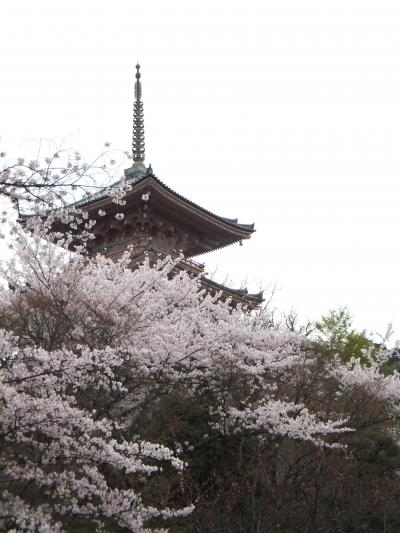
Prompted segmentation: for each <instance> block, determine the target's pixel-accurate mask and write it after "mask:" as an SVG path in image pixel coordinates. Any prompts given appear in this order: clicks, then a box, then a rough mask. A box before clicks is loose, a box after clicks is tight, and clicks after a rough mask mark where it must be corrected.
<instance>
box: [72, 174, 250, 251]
mask: <svg viewBox="0 0 400 533" xmlns="http://www.w3.org/2000/svg"><path fill="white" fill-rule="evenodd" d="M133 168H134V167H133ZM125 174H126V178H125V179H121V180H119V181H117V182H116V183H114V184H113V185H111V186H110V187H109V188H107V189H106V188H104V189H102V190H100V191H99V192H98V193H97V194H94V195H91V196H89V197H87V198H84V199H82V200H80V201H78V202H75V203H73V204H70V205H69V206H68V207H69V208H77V209H86V210H87V211H88V212H89V214H90V216H91V218H92V219H94V220H97V219H100V215H99V214H98V212H99V210H100V209H101V210H103V211H105V212H106V213H107V216H106V217H104V218H107V217H108V216H111V217H113V216H114V215H116V214H117V213H119V212H123V213H126V214H128V213H129V212H130V209H132V208H135V206H138V205H141V204H143V203H144V200H143V196H144V194H149V198H148V203H149V205H151V206H152V207H153V208H155V209H156V210H157V211H158V212H159V213H162V215H163V216H164V217H166V218H167V219H169V220H174V221H175V222H176V223H178V224H180V225H181V226H182V227H184V228H186V230H185V231H188V232H189V233H192V234H193V236H194V237H193V239H191V240H190V245H189V246H187V247H186V248H185V249H183V250H182V252H183V253H184V254H185V256H187V257H193V256H196V255H202V254H204V253H207V252H210V251H212V250H217V249H220V248H223V247H225V246H229V245H231V244H234V243H236V242H240V241H242V240H244V239H249V238H250V236H251V234H252V233H253V232H254V231H255V229H254V224H243V223H240V222H238V220H237V219H232V218H226V217H222V216H219V215H216V214H215V213H212V212H211V211H209V210H207V209H204V208H203V207H201V206H199V205H198V204H196V203H195V202H193V201H191V200H189V199H188V198H185V197H184V196H182V195H180V194H179V193H177V192H176V191H174V190H173V189H171V188H170V187H168V185H166V184H165V183H164V182H163V181H161V180H160V179H159V178H157V177H156V176H155V175H154V174H153V171H152V169H151V167H149V168H147V169H146V167H145V166H144V165H143V168H142V169H141V172H140V173H134V172H132V169H128V170H127V171H126V172H125ZM110 188H111V189H115V190H118V188H121V189H122V188H127V191H126V194H125V196H124V198H123V199H124V201H125V205H124V206H120V205H118V204H117V203H115V202H114V201H113V198H112V196H111V195H110ZM196 235H197V237H195V236H196ZM93 244H94V245H95V243H93ZM121 244H122V243H121ZM114 245H117V246H118V243H117V242H115V243H114ZM95 246H96V245H95Z"/></svg>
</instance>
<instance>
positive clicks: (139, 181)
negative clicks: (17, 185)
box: [68, 166, 255, 238]
mask: <svg viewBox="0 0 400 533" xmlns="http://www.w3.org/2000/svg"><path fill="white" fill-rule="evenodd" d="M129 171H130V169H127V170H126V171H125V172H126V175H127V176H128V177H127V179H123V180H119V181H117V182H116V183H114V184H113V185H112V186H111V187H109V188H107V189H102V190H101V191H99V192H98V193H96V194H93V195H91V196H88V197H87V198H84V199H82V200H78V201H77V202H74V203H73V204H70V205H69V206H68V207H69V208H74V207H76V208H79V209H82V208H86V209H88V210H91V209H92V208H97V207H98V208H100V207H103V206H104V204H105V203H110V204H111V203H112V198H111V197H110V194H109V192H108V191H109V189H110V188H111V189H118V188H126V187H129V188H131V190H128V191H127V193H126V197H127V198H128V197H129V196H132V193H134V192H137V191H141V190H142V189H144V188H146V186H148V187H150V188H155V189H156V190H158V191H159V192H161V191H162V192H164V193H166V194H167V195H168V196H170V197H171V198H172V197H173V198H174V199H176V200H177V201H179V202H180V203H181V204H182V205H186V206H187V207H188V208H189V207H190V208H194V209H195V210H198V211H199V212H200V213H202V214H203V215H206V216H208V217H210V218H212V219H214V220H216V221H218V222H221V223H223V224H225V225H227V226H229V227H231V228H233V229H235V230H239V231H243V232H245V233H246V234H247V237H249V236H250V234H251V233H253V232H254V231H255V228H254V224H243V223H241V222H238V219H237V218H227V217H222V216H220V215H216V214H215V213H212V212H211V211H209V210H208V209H205V208H204V207H201V206H200V205H199V204H196V203H195V202H193V201H192V200H189V199H188V198H185V197H184V196H182V195H181V194H179V193H177V192H176V191H174V190H173V189H171V187H169V186H168V185H166V184H165V183H164V182H163V181H161V180H160V178H158V177H157V176H156V175H155V174H154V173H153V169H152V168H151V166H149V167H148V168H147V169H145V172H143V173H142V175H140V176H139V177H136V178H133V179H132V178H130V177H129ZM100 204H101V205H100ZM119 210H120V211H121V208H119ZM243 238H245V237H243Z"/></svg>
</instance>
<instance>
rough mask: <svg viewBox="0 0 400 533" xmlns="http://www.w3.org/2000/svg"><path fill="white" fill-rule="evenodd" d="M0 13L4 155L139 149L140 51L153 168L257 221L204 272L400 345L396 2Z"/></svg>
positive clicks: (86, 7)
mask: <svg viewBox="0 0 400 533" xmlns="http://www.w3.org/2000/svg"><path fill="white" fill-rule="evenodd" d="M0 17H1V32H0V50H1V53H0V73H1V84H0V96H1V98H0V135H1V145H2V149H4V148H5V149H7V150H11V151H13V152H14V151H17V152H19V153H20V154H21V155H23V152H24V146H23V142H24V141H26V140H28V139H32V138H35V139H36V138H39V137H46V138H61V137H65V136H68V135H72V137H71V138H70V139H69V142H70V144H73V145H74V146H76V147H79V148H81V149H82V151H83V152H84V153H89V154H96V153H98V152H99V151H100V150H101V147H102V145H103V143H104V141H105V140H110V141H111V142H112V143H113V145H114V146H116V147H119V148H123V149H125V148H129V146H130V142H131V128H132V120H131V115H132V113H131V109H132V99H133V75H134V65H135V63H136V60H137V59H138V60H139V61H140V63H141V65H142V81H143V100H144V110H145V129H146V162H147V163H149V162H150V163H151V164H152V165H153V169H154V171H155V173H156V175H157V176H158V177H159V178H161V179H162V180H163V181H164V182H166V183H167V184H168V185H169V186H170V187H172V188H173V189H175V190H176V191H178V192H179V193H181V194H183V195H185V196H186V197H188V198H190V199H191V200H193V201H195V202H197V203H199V204H200V205H202V206H203V207H205V208H207V209H209V210H211V211H214V212H215V213H217V214H220V215H222V216H227V217H232V218H233V217H239V220H240V221H243V222H255V224H256V229H257V233H256V234H255V235H254V236H253V237H252V239H251V241H248V242H245V243H244V246H243V247H239V246H238V245H234V246H232V247H230V248H229V249H226V250H222V251H219V252H214V253H212V254H209V255H208V256H206V257H204V260H206V264H207V267H208V271H209V272H213V271H214V270H215V269H217V278H218V279H220V280H224V279H225V276H228V277H229V279H230V280H231V282H232V284H239V285H240V283H241V281H242V280H247V284H248V287H249V288H250V289H252V290H258V289H259V285H260V284H261V285H264V286H267V285H268V284H270V283H273V284H274V283H275V284H276V285H277V286H278V288H279V290H278V292H277V294H276V296H275V300H274V301H275V305H276V306H277V307H279V308H281V309H290V308H291V307H294V308H295V309H296V310H297V311H298V312H299V314H300V315H301V316H302V317H304V318H307V317H310V318H317V317H319V316H320V315H321V313H324V312H326V311H327V310H328V309H329V308H335V307H337V306H339V305H348V306H349V308H350V311H351V312H352V314H353V315H354V316H355V324H356V325H357V326H358V327H361V328H366V329H367V330H379V331H382V330H384V329H385V326H386V324H387V323H388V322H389V321H393V323H394V326H395V328H396V330H397V337H400V305H399V296H400V278H399V271H400V268H399V267H400V241H399V227H400V224H399V222H400V211H399V192H400V185H399V175H400V150H399V146H400V103H399V95H400V3H399V2H398V0H393V1H389V0H376V1H370V0H334V1H330V0H315V1H302V0H275V1H270V0H260V1H255V0H247V1H246V2H244V1H242V2H238V1H232V0H229V1H226V0H224V1H216V0H214V1H209V0H203V1H202V2H196V3H195V2H188V1H184V0H168V1H165V0H164V1H161V0H158V1H151V0H150V1H149V0H148V1H145V0H142V1H141V2H138V1H135V0H133V1H132V0H131V1H122V0H114V1H112V2H109V1H108V2H105V1H103V0H97V1H96V2H82V1H76V0H68V1H65V0H58V1H57V2H54V0H53V1H50V0H35V1H34V2H32V1H28V0H26V1H21V0H19V1H18V0H12V1H10V0H5V1H4V0H3V2H2V4H1V13H0Z"/></svg>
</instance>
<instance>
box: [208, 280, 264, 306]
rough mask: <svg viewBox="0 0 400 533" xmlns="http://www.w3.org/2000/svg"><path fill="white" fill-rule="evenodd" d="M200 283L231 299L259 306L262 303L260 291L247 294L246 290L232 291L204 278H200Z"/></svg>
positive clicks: (261, 292)
mask: <svg viewBox="0 0 400 533" xmlns="http://www.w3.org/2000/svg"><path fill="white" fill-rule="evenodd" d="M202 281H203V282H204V283H206V284H207V285H210V286H212V287H213V288H215V289H216V290H220V291H223V292H224V293H225V294H228V295H230V296H232V297H233V298H240V299H242V300H245V301H250V302H252V303H256V304H261V303H262V302H263V301H264V299H263V291H260V292H258V293H249V292H248V291H247V289H246V288H242V289H232V288H231V287H227V286H226V285H222V283H217V282H216V281H213V280H212V279H209V278H206V277H202Z"/></svg>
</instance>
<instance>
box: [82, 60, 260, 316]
mask: <svg viewBox="0 0 400 533" xmlns="http://www.w3.org/2000/svg"><path fill="white" fill-rule="evenodd" d="M140 78H141V74H140V65H136V81H135V98H134V105H133V142H132V159H133V164H132V166H131V167H130V168H128V169H126V170H125V177H124V178H123V179H122V180H120V181H119V182H117V183H115V184H114V185H113V186H112V187H113V188H117V189H118V187H121V188H124V189H125V190H126V194H125V196H124V198H123V200H124V202H125V205H124V206H121V205H117V204H116V203H115V202H114V201H113V198H111V197H110V195H109V194H108V193H107V191H105V190H104V191H101V192H99V193H98V194H95V195H92V196H90V197H88V198H85V199H84V200H82V201H80V202H77V203H75V204H74V206H75V207H77V208H80V209H82V208H83V209H85V210H86V211H88V213H89V217H90V218H91V219H92V220H96V224H95V226H94V228H93V229H92V230H91V231H92V232H93V233H94V236H95V238H94V239H93V240H90V241H89V242H88V244H87V251H88V253H89V254H90V255H92V256H93V255H96V254H98V253H100V254H103V255H105V256H106V257H109V258H111V259H118V258H119V257H120V256H121V255H122V253H123V252H124V251H125V250H126V248H127V247H128V246H129V247H130V248H131V250H132V259H133V261H132V266H133V267H134V266H135V265H137V264H139V263H140V262H142V261H143V260H144V258H145V257H148V258H149V260H150V261H155V260H157V259H159V258H160V257H166V256H172V257H177V256H179V255H180V254H183V257H184V259H181V260H180V261H179V262H178V263H177V267H176V268H179V269H184V270H187V271H188V272H189V273H192V274H194V275H198V276H200V278H201V280H202V284H203V285H204V286H205V287H206V288H207V289H208V290H209V291H211V292H213V293H215V292H219V291H222V294H223V297H224V298H228V297H230V298H231V300H232V302H233V304H234V305H235V304H237V303H241V304H244V305H246V306H248V307H250V308H254V307H256V306H258V305H260V303H261V302H262V301H263V299H262V293H261V292H260V293H258V294H249V293H248V291H247V289H246V288H240V289H233V288H229V287H226V286H225V285H221V284H219V283H216V282H215V281H213V280H211V279H209V278H207V277H206V273H205V272H204V265H203V264H200V263H197V262H195V261H194V260H193V257H196V256H197V255H201V254H204V253H206V252H211V251H212V250H217V249H219V248H223V247H225V246H229V245H230V244H234V243H237V242H240V243H241V242H242V241H243V240H245V239H249V238H250V237H251V235H252V233H253V232H254V231H255V230H254V224H241V223H239V222H238V220H237V219H230V218H225V217H222V216H219V215H216V214H214V213H211V212H210V211H208V210H207V209H204V208H203V207H200V206H199V205H197V204H196V203H194V202H193V201H191V200H189V199H187V198H184V197H183V196H181V195H180V194H178V193H177V192H175V191H173V190H172V189H171V188H170V187H168V186H167V185H166V184H165V183H163V182H162V181H161V180H160V179H159V178H158V177H156V176H155V174H154V172H153V170H152V168H151V166H148V167H146V165H145V164H144V161H145V141H144V120H143V102H142V85H141V80H140Z"/></svg>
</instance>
